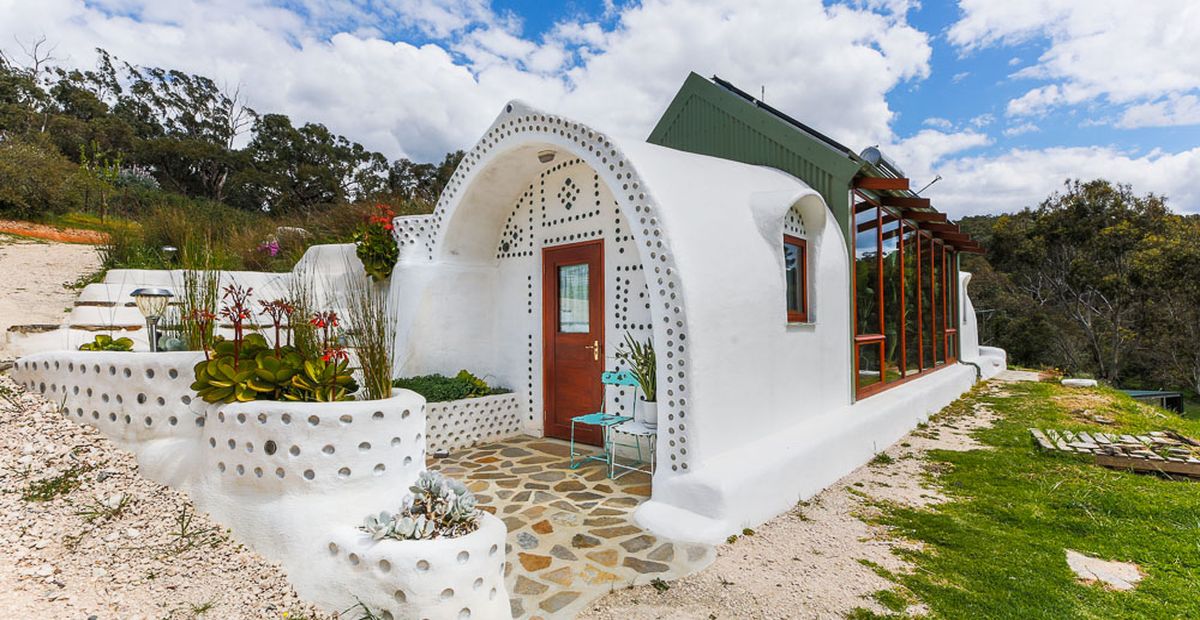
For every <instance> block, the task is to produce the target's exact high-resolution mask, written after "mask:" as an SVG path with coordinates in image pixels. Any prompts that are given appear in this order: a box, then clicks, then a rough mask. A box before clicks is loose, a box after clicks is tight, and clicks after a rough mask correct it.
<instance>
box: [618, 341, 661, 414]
mask: <svg viewBox="0 0 1200 620" xmlns="http://www.w3.org/2000/svg"><path fill="white" fill-rule="evenodd" d="M617 359H619V360H621V361H623V362H625V363H626V364H628V365H629V372H631V373H633V377H634V378H635V379H637V382H638V385H640V386H641V387H642V394H643V395H644V396H645V398H646V402H649V403H653V402H656V400H657V396H658V383H657V378H656V373H657V362H656V360H655V357H654V343H653V342H652V341H651V340H646V342H645V343H641V342H638V341H637V340H635V339H634V337H633V334H630V333H629V332H625V342H623V343H622V344H621V346H620V347H618V348H617Z"/></svg>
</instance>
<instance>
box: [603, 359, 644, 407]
mask: <svg viewBox="0 0 1200 620" xmlns="http://www.w3.org/2000/svg"><path fill="white" fill-rule="evenodd" d="M600 383H602V384H603V385H604V390H603V395H602V396H601V398H602V399H603V400H602V401H601V402H600V411H607V409H608V386H610V385H628V386H632V387H633V388H634V389H632V390H630V394H629V398H630V400H632V401H633V402H632V403H631V404H630V406H629V415H630V416H632V415H633V409H634V407H637V386H638V385H639V383H638V380H637V377H634V376H633V373H632V372H629V371H628V370H606V371H604V372H602V373H600Z"/></svg>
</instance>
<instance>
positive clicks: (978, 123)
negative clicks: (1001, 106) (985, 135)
mask: <svg viewBox="0 0 1200 620" xmlns="http://www.w3.org/2000/svg"><path fill="white" fill-rule="evenodd" d="M994 122H996V116H995V115H993V114H990V113H987V112H984V113H983V114H980V115H979V116H976V117H974V118H972V119H971V126H972V127H975V128H976V129H982V128H984V127H987V126H988V125H991V124H992V123H994Z"/></svg>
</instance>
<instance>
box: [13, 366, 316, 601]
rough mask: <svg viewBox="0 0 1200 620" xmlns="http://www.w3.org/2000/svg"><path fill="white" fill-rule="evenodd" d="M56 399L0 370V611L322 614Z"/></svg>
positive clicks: (275, 570)
mask: <svg viewBox="0 0 1200 620" xmlns="http://www.w3.org/2000/svg"><path fill="white" fill-rule="evenodd" d="M6 395H7V396H6ZM55 409H56V407H55V405H53V404H52V403H49V402H47V401H45V400H43V399H42V398H41V397H36V396H32V395H28V394H25V393H23V392H22V391H20V388H17V387H16V385H15V384H14V383H13V382H12V381H11V380H10V379H9V378H8V377H7V376H0V544H2V545H3V546H4V549H5V552H4V553H3V554H0V617H4V618H88V617H98V618H145V619H149V618H155V619H157V618H177V619H182V618H197V617H203V618H281V617H284V616H283V614H284V612H289V613H290V614H291V616H292V617H308V618H318V617H327V616H320V615H318V614H317V613H316V610H315V609H314V608H312V607H310V606H308V605H306V604H304V603H302V602H301V601H300V600H299V598H297V596H296V594H295V592H293V591H292V589H291V586H289V585H288V583H287V581H286V579H285V576H284V573H283V571H282V570H281V569H280V568H279V567H278V566H277V565H275V564H272V563H271V562H268V561H267V560H265V559H263V558H262V557H260V556H258V555H257V554H255V553H254V552H252V551H250V550H248V549H246V548H245V547H243V546H241V545H240V544H238V543H236V542H233V541H232V540H231V539H230V538H229V536H228V534H227V532H226V531H225V530H224V529H223V528H221V527H219V526H218V525H217V524H216V523H215V522H213V521H211V520H210V519H209V518H208V517H207V516H205V515H203V514H197V513H196V512H195V509H194V508H193V507H192V505H191V502H190V501H189V500H188V498H187V497H186V496H185V495H183V494H182V493H180V492H178V491H175V490H173V489H171V488H168V487H164V486H162V485H159V484H156V483H153V482H151V481H149V480H146V479H145V478H142V477H141V476H139V475H138V473H137V462H136V460H135V459H134V457H133V455H132V454H129V453H127V452H124V451H122V450H119V449H117V448H116V447H114V446H113V445H112V444H111V443H110V442H109V441H108V440H107V439H106V438H104V437H103V436H102V435H101V434H100V433H99V432H98V431H96V430H95V429H92V428H90V427H82V426H78V425H76V424H75V423H74V422H71V421H70V420H67V419H65V418H64V417H63V416H62V415H61V414H59V413H57V412H56V411H55ZM305 614H308V615H305Z"/></svg>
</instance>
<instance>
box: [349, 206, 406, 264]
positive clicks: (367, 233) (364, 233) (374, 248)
mask: <svg viewBox="0 0 1200 620" xmlns="http://www.w3.org/2000/svg"><path fill="white" fill-rule="evenodd" d="M394 217H396V214H395V212H393V211H392V209H391V207H388V206H387V205H376V206H375V214H374V215H372V216H370V217H369V218H368V219H367V222H366V223H365V224H363V225H362V226H361V227H359V229H358V230H357V231H355V233H354V244H355V246H356V247H355V254H356V255H357V256H358V259H359V260H361V261H362V264H363V269H364V270H365V271H366V272H367V275H369V276H371V279H373V280H375V281H376V282H379V281H383V280H386V279H388V277H389V276H391V275H392V270H393V269H395V267H396V259H397V257H398V256H399V253H400V248H399V246H397V245H396V238H395V237H394V236H392V218H394Z"/></svg>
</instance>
